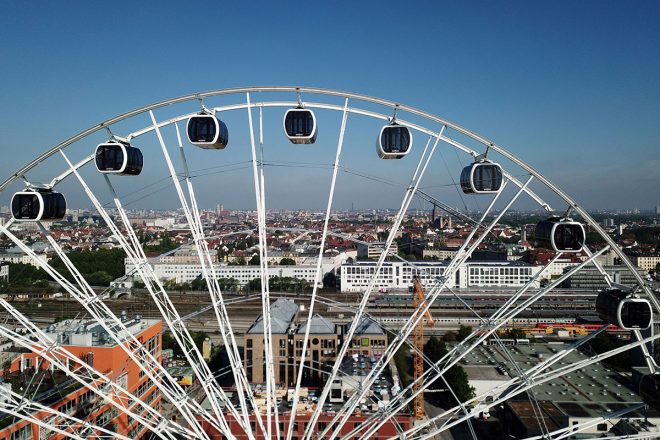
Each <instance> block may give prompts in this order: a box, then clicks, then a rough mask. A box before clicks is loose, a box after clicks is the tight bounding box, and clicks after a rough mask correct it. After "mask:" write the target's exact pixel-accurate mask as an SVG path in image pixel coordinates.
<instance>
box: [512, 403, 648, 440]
mask: <svg viewBox="0 0 660 440" xmlns="http://www.w3.org/2000/svg"><path fill="white" fill-rule="evenodd" d="M643 408H644V404H643V403H640V404H637V405H630V406H629V407H627V408H624V409H621V410H619V411H615V412H611V413H607V414H606V415H603V416H601V417H595V418H592V419H589V420H588V421H584V422H580V423H578V424H576V425H571V426H567V427H566V428H561V429H557V430H555V431H552V432H548V433H547V434H545V435H542V436H534V437H527V438H526V439H525V440H542V439H552V440H562V439H565V438H567V437H571V436H574V435H575V434H578V433H580V432H582V431H584V430H586V429H589V428H593V427H594V426H596V425H598V424H600V423H603V422H608V421H610V420H614V419H619V418H622V417H623V416H625V415H626V414H628V413H631V412H633V411H637V410H640V409H643ZM610 423H611V424H612V426H614V425H615V423H614V422H610ZM625 438H628V436H626V437H625Z"/></svg>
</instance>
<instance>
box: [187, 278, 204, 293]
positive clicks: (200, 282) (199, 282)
mask: <svg viewBox="0 0 660 440" xmlns="http://www.w3.org/2000/svg"><path fill="white" fill-rule="evenodd" d="M190 288H191V289H192V290H206V279H204V278H202V277H197V278H195V279H194V280H192V282H191V283H190Z"/></svg>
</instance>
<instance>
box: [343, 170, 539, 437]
mask: <svg viewBox="0 0 660 440" xmlns="http://www.w3.org/2000/svg"><path fill="white" fill-rule="evenodd" d="M532 178H533V177H532V176H530V177H529V179H528V180H527V182H526V183H525V185H523V187H522V188H521V189H520V190H519V191H518V192H517V193H516V195H515V196H514V197H513V198H512V199H511V200H510V201H509V202H508V203H507V205H506V206H505V207H504V208H503V209H502V211H501V212H500V213H499V214H498V215H497V216H496V217H495V218H494V219H493V220H492V222H491V223H490V224H489V225H488V227H487V228H486V229H484V231H483V232H482V233H481V235H480V236H479V238H478V239H477V240H476V241H475V243H474V244H472V245H471V246H469V249H466V248H468V245H469V243H470V240H471V238H472V236H474V234H475V233H476V231H477V229H478V228H477V227H475V228H473V229H472V232H471V233H470V235H468V238H467V239H466V240H465V242H464V243H463V246H462V247H461V248H460V249H459V250H458V253H457V255H456V257H454V259H453V260H452V261H451V263H450V264H449V265H448V266H447V268H446V269H445V271H444V273H443V275H442V277H441V278H440V282H438V283H436V285H435V286H433V288H432V289H431V291H430V292H429V293H428V294H427V298H426V303H425V304H424V306H423V307H421V308H420V309H418V310H416V311H415V313H414V314H413V316H412V317H411V319H410V320H409V321H408V322H407V323H406V324H405V325H404V327H403V329H402V330H401V332H400V333H399V335H398V336H397V337H396V338H395V339H394V340H393V341H392V342H391V343H390V344H389V346H388V347H387V349H386V350H385V353H384V355H383V356H382V358H381V359H380V361H379V362H378V363H377V364H376V367H375V368H374V369H373V370H372V371H371V372H370V373H369V374H368V375H367V377H366V379H365V382H366V384H365V386H364V388H363V389H362V391H361V392H359V393H355V394H354V395H353V396H352V397H351V400H352V403H350V404H349V405H347V406H345V407H344V408H343V410H342V411H340V412H339V413H338V414H337V416H335V419H336V418H338V417H341V421H340V422H339V426H342V425H343V424H344V423H346V421H347V420H348V416H349V414H350V413H351V412H352V411H353V410H354V408H355V407H356V406H357V404H358V402H359V399H362V397H363V396H364V394H365V393H366V390H368V389H369V387H371V384H372V383H373V381H374V378H375V377H377V375H379V374H381V372H382V370H383V369H384V368H385V366H386V364H387V362H389V361H390V359H391V358H392V357H393V356H394V353H396V352H397V351H398V350H399V348H400V347H401V346H402V345H403V343H404V342H405V340H406V339H407V338H408V337H409V336H410V334H411V333H412V331H413V330H414V328H415V326H416V325H417V324H418V322H419V321H420V320H421V319H423V317H424V314H426V313H427V312H428V310H429V308H430V307H431V304H433V303H434V302H435V300H436V298H437V296H438V295H439V294H440V292H441V291H442V290H443V289H444V288H445V286H446V285H447V284H448V283H449V281H450V280H453V278H454V274H455V272H456V271H457V270H458V269H459V267H460V266H461V265H462V264H463V263H464V262H465V261H466V260H467V259H468V258H469V257H470V255H472V252H473V251H474V249H476V248H477V246H479V244H480V243H481V242H482V241H483V239H484V238H485V237H486V235H488V234H489V233H490V231H491V230H492V228H493V227H494V226H495V225H496V224H497V222H498V221H499V220H500V218H501V217H502V216H503V215H504V214H505V213H506V212H507V210H508V209H509V208H510V207H511V205H512V204H513V203H514V202H515V201H516V200H517V199H518V197H519V196H520V194H522V193H523V191H524V189H525V188H526V186H527V185H528V184H529V182H531V180H532ZM504 185H506V181H505V182H504ZM504 185H503V187H504ZM500 194H502V191H500V192H498V193H497V195H496V196H495V197H494V198H493V200H492V201H491V203H490V205H489V206H488V208H487V209H486V211H485V212H484V214H483V215H482V218H481V220H480V221H479V223H481V222H483V220H484V219H485V218H486V216H487V215H488V213H489V212H490V210H491V209H492V207H493V206H494V204H495V201H496V200H497V199H498V198H499V195H500ZM342 412H343V414H342ZM330 440H332V437H331V438H330Z"/></svg>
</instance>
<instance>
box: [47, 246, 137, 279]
mask: <svg viewBox="0 0 660 440" xmlns="http://www.w3.org/2000/svg"><path fill="white" fill-rule="evenodd" d="M67 258H68V259H69V260H71V263H73V265H74V266H75V267H76V268H77V269H78V270H79V271H80V273H81V274H82V275H83V277H84V278H85V279H86V280H87V282H88V283H90V284H92V285H96V286H109V285H110V281H112V280H114V279H115V278H119V277H121V276H123V275H124V272H125V266H124V259H125V258H126V254H125V253H124V251H123V249H119V248H117V249H99V250H97V251H73V252H69V253H68V254H67ZM51 265H52V266H53V268H54V269H55V270H57V271H58V272H60V273H61V274H63V275H64V276H65V277H66V278H67V279H68V280H69V281H73V275H71V273H70V272H69V271H68V269H67V267H66V265H65V264H64V262H63V261H62V260H61V259H60V258H59V257H58V258H55V259H53V261H52V262H51ZM100 272H103V273H100Z"/></svg>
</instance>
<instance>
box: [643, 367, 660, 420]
mask: <svg viewBox="0 0 660 440" xmlns="http://www.w3.org/2000/svg"><path fill="white" fill-rule="evenodd" d="M639 396H640V397H641V398H642V400H643V401H644V403H646V404H647V405H648V406H650V407H651V408H653V409H655V410H656V411H660V374H659V373H655V374H647V375H645V376H644V377H642V380H641V381H640V383H639Z"/></svg>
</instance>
